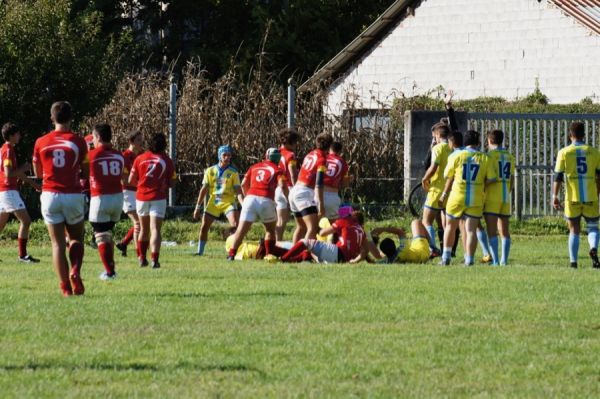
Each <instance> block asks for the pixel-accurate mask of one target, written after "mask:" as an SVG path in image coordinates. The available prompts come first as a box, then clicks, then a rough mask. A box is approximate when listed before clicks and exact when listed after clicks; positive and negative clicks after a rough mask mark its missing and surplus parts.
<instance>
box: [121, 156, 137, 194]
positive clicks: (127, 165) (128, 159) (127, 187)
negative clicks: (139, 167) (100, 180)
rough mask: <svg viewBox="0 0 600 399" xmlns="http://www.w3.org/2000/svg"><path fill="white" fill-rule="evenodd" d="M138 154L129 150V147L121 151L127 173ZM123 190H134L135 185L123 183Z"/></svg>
mask: <svg viewBox="0 0 600 399" xmlns="http://www.w3.org/2000/svg"><path fill="white" fill-rule="evenodd" d="M137 156H138V154H136V153H135V152H133V151H131V150H130V149H129V148H128V149H126V150H125V151H123V159H125V173H127V174H129V172H131V168H132V167H133V161H135V159H136V158H137ZM123 190H129V191H136V190H137V187H136V186H132V185H130V184H124V185H123Z"/></svg>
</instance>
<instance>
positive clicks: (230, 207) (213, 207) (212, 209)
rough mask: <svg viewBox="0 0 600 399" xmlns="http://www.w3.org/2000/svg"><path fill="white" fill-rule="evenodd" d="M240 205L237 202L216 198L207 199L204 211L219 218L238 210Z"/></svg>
mask: <svg viewBox="0 0 600 399" xmlns="http://www.w3.org/2000/svg"><path fill="white" fill-rule="evenodd" d="M237 210H238V207H237V204H236V203H235V202H219V203H217V202H216V201H214V200H209V201H207V205H206V207H205V208H204V212H205V213H208V214H209V215H210V216H212V217H215V218H218V217H219V216H221V215H227V214H228V213H229V212H233V211H237Z"/></svg>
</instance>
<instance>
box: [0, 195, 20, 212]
mask: <svg viewBox="0 0 600 399" xmlns="http://www.w3.org/2000/svg"><path fill="white" fill-rule="evenodd" d="M21 209H25V203H24V202H23V199H22V198H21V194H19V192H18V191H17V190H8V191H0V213H12V212H15V211H20V210H21Z"/></svg>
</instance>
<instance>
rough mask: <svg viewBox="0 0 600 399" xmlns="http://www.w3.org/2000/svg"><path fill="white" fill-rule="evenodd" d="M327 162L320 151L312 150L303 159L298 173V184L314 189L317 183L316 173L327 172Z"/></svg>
mask: <svg viewBox="0 0 600 399" xmlns="http://www.w3.org/2000/svg"><path fill="white" fill-rule="evenodd" d="M326 165H327V162H326V160H325V154H324V152H323V151H321V150H313V151H311V152H309V153H308V155H307V156H305V157H304V161H302V167H301V168H300V173H298V182H299V183H302V184H304V185H305V186H307V187H311V188H314V187H315V183H316V182H317V172H322V173H325V172H326V171H327V167H326Z"/></svg>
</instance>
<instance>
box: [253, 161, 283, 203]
mask: <svg viewBox="0 0 600 399" xmlns="http://www.w3.org/2000/svg"><path fill="white" fill-rule="evenodd" d="M246 178H247V179H250V189H249V190H248V193H247V194H248V195H256V196H258V197H266V198H270V199H274V198H275V189H276V188H277V184H278V183H279V180H280V179H285V176H284V174H283V171H282V170H281V168H279V166H277V165H276V164H274V163H273V162H271V161H263V162H259V163H257V164H254V165H252V166H251V167H250V169H248V171H247V172H246Z"/></svg>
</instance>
